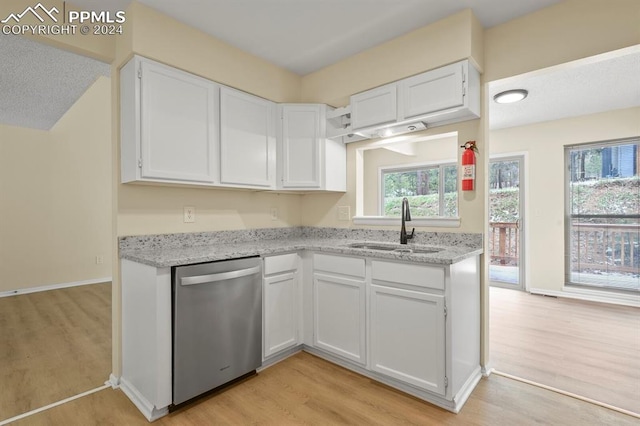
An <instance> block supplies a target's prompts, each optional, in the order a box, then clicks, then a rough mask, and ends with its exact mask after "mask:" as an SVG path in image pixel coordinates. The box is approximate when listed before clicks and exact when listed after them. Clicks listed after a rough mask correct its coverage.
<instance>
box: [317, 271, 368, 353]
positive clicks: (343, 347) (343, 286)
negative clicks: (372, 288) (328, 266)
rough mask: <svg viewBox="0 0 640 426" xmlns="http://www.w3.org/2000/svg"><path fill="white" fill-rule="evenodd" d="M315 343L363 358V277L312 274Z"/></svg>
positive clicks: (324, 347) (331, 350)
mask: <svg viewBox="0 0 640 426" xmlns="http://www.w3.org/2000/svg"><path fill="white" fill-rule="evenodd" d="M313 284H314V346H316V347H318V348H321V349H324V350H326V351H328V352H331V353H333V354H336V355H339V356H341V357H344V358H346V359H349V360H351V361H355V362H357V363H359V364H365V362H366V356H365V353H366V346H365V343H366V341H365V330H366V328H365V327H366V324H365V322H366V315H365V298H366V297H365V284H364V281H360V280H353V279H348V278H342V277H337V276H333V275H326V274H318V273H315V274H314V279H313Z"/></svg>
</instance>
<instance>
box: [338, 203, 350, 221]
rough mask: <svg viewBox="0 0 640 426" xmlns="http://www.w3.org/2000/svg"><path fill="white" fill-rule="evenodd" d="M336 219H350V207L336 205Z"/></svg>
mask: <svg viewBox="0 0 640 426" xmlns="http://www.w3.org/2000/svg"><path fill="white" fill-rule="evenodd" d="M338 220H351V207H349V206H338Z"/></svg>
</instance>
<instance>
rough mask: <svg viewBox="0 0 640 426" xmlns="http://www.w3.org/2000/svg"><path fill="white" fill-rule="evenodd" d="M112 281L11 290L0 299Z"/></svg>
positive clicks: (93, 281)
mask: <svg viewBox="0 0 640 426" xmlns="http://www.w3.org/2000/svg"><path fill="white" fill-rule="evenodd" d="M108 281H111V277H104V278H93V279H90V280H83V281H74V282H70V283H60V284H51V285H43V286H39V287H30V288H19V289H17V290H9V291H2V292H0V297H9V296H18V295H20V294H29V293H38V292H40V291H49V290H58V289H61V288H69V287H79V286H82V285H88V284H99V283H104V282H108Z"/></svg>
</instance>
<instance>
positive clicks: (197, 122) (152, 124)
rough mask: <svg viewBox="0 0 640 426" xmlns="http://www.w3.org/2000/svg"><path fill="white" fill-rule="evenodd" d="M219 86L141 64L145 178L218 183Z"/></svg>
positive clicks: (152, 64) (193, 77)
mask: <svg viewBox="0 0 640 426" xmlns="http://www.w3.org/2000/svg"><path fill="white" fill-rule="evenodd" d="M216 90H217V85H216V84H215V83H212V82H210V81H207V80H205V79H202V78H200V77H197V76H194V75H192V74H188V73H185V72H183V71H179V70H176V69H172V68H170V67H167V66H164V65H161V64H155V63H151V62H146V61H143V62H142V63H141V94H140V96H141V106H140V107H141V121H142V123H141V141H142V144H141V145H142V146H141V150H142V160H141V162H142V171H141V177H142V178H150V179H167V180H176V181H192V182H207V183H212V182H213V181H214V171H215V168H214V161H215V152H214V150H215V144H214V142H215V140H216V129H215V117H216V115H217V111H215V95H216Z"/></svg>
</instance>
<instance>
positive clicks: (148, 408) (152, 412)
mask: <svg viewBox="0 0 640 426" xmlns="http://www.w3.org/2000/svg"><path fill="white" fill-rule="evenodd" d="M120 390H121V391H122V392H124V394H125V395H127V397H128V398H129V399H130V400H131V402H133V404H134V405H135V406H136V407H138V410H140V412H141V413H142V414H143V415H144V416H145V417H146V418H147V420H149V421H150V422H153V421H154V420H158V419H159V418H160V417H163V416H166V415H167V414H169V409H168V407H164V408H161V409H157V408H156V407H155V406H154V405H153V404H152V403H151V402H149V400H148V399H147V398H145V397H144V396H142V394H141V393H140V392H138V390H137V389H136V388H135V387H134V386H133V385H131V384H130V383H129V382H128V381H127V379H124V378H120Z"/></svg>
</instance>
